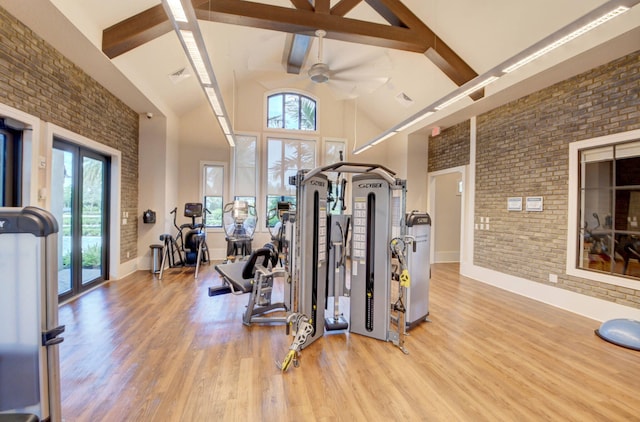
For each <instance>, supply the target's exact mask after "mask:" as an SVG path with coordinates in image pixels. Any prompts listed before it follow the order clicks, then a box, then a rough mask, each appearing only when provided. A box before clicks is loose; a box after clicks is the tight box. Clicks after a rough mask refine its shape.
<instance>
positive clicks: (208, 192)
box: [202, 163, 224, 228]
mask: <svg viewBox="0 0 640 422" xmlns="http://www.w3.org/2000/svg"><path fill="white" fill-rule="evenodd" d="M202 196H203V199H204V207H205V209H207V210H209V212H210V213H211V214H209V213H207V212H205V213H204V216H203V217H204V223H205V226H206V227H211V228H219V227H222V210H223V208H224V164H220V163H203V165H202Z"/></svg>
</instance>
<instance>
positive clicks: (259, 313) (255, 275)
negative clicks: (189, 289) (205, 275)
mask: <svg viewBox="0 0 640 422" xmlns="http://www.w3.org/2000/svg"><path fill="white" fill-rule="evenodd" d="M277 263H278V255H277V253H276V251H275V248H274V247H273V245H272V244H267V245H265V246H264V247H262V248H259V249H256V250H254V251H252V252H251V254H250V255H249V258H248V259H247V260H246V261H236V262H228V263H223V264H218V265H216V266H215V267H214V268H215V270H216V271H217V272H218V273H219V274H220V276H221V277H222V280H223V284H222V285H219V286H213V287H209V296H220V295H225V294H229V293H231V294H236V295H240V294H246V293H249V301H248V303H247V308H246V309H245V311H244V313H243V315H242V323H243V324H244V325H247V326H248V325H251V324H252V323H259V324H264V323H285V322H287V315H284V316H276V315H268V314H269V313H270V312H272V311H284V312H285V313H286V312H288V311H289V309H290V302H291V300H290V296H291V293H290V288H289V283H288V282H287V281H286V278H287V277H286V271H285V270H284V268H283V267H279V266H277ZM276 278H281V279H285V285H284V300H283V301H282V302H275V303H274V302H272V293H273V285H274V280H275V279H276Z"/></svg>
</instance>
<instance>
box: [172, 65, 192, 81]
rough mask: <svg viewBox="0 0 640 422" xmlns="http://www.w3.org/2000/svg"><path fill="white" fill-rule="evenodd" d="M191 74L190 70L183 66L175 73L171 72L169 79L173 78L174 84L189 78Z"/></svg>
mask: <svg viewBox="0 0 640 422" xmlns="http://www.w3.org/2000/svg"><path fill="white" fill-rule="evenodd" d="M190 76H191V75H190V74H189V71H188V70H187V69H186V68H184V67H183V68H182V69H180V70H177V71H175V72H173V73H170V74H169V79H170V80H171V82H173V84H174V85H176V84H178V83H180V82H182V81H184V80H185V79H187V78H189V77H190Z"/></svg>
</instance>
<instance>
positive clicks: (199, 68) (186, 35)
mask: <svg viewBox="0 0 640 422" xmlns="http://www.w3.org/2000/svg"><path fill="white" fill-rule="evenodd" d="M180 35H181V36H182V39H183V41H184V44H185V45H186V46H187V53H188V54H189V57H191V63H193V67H194V68H195V71H196V73H197V74H198V77H199V78H200V83H202V84H210V83H211V78H210V77H209V72H208V71H207V67H206V66H205V65H204V60H202V54H200V49H199V48H198V44H197V43H196V38H195V37H194V36H193V32H191V31H185V30H184V29H181V30H180Z"/></svg>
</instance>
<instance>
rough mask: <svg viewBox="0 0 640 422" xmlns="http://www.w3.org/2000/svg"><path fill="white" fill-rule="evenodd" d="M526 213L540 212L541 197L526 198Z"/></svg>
mask: <svg viewBox="0 0 640 422" xmlns="http://www.w3.org/2000/svg"><path fill="white" fill-rule="evenodd" d="M527 211H537V212H539V211H542V197H541V196H527Z"/></svg>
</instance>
